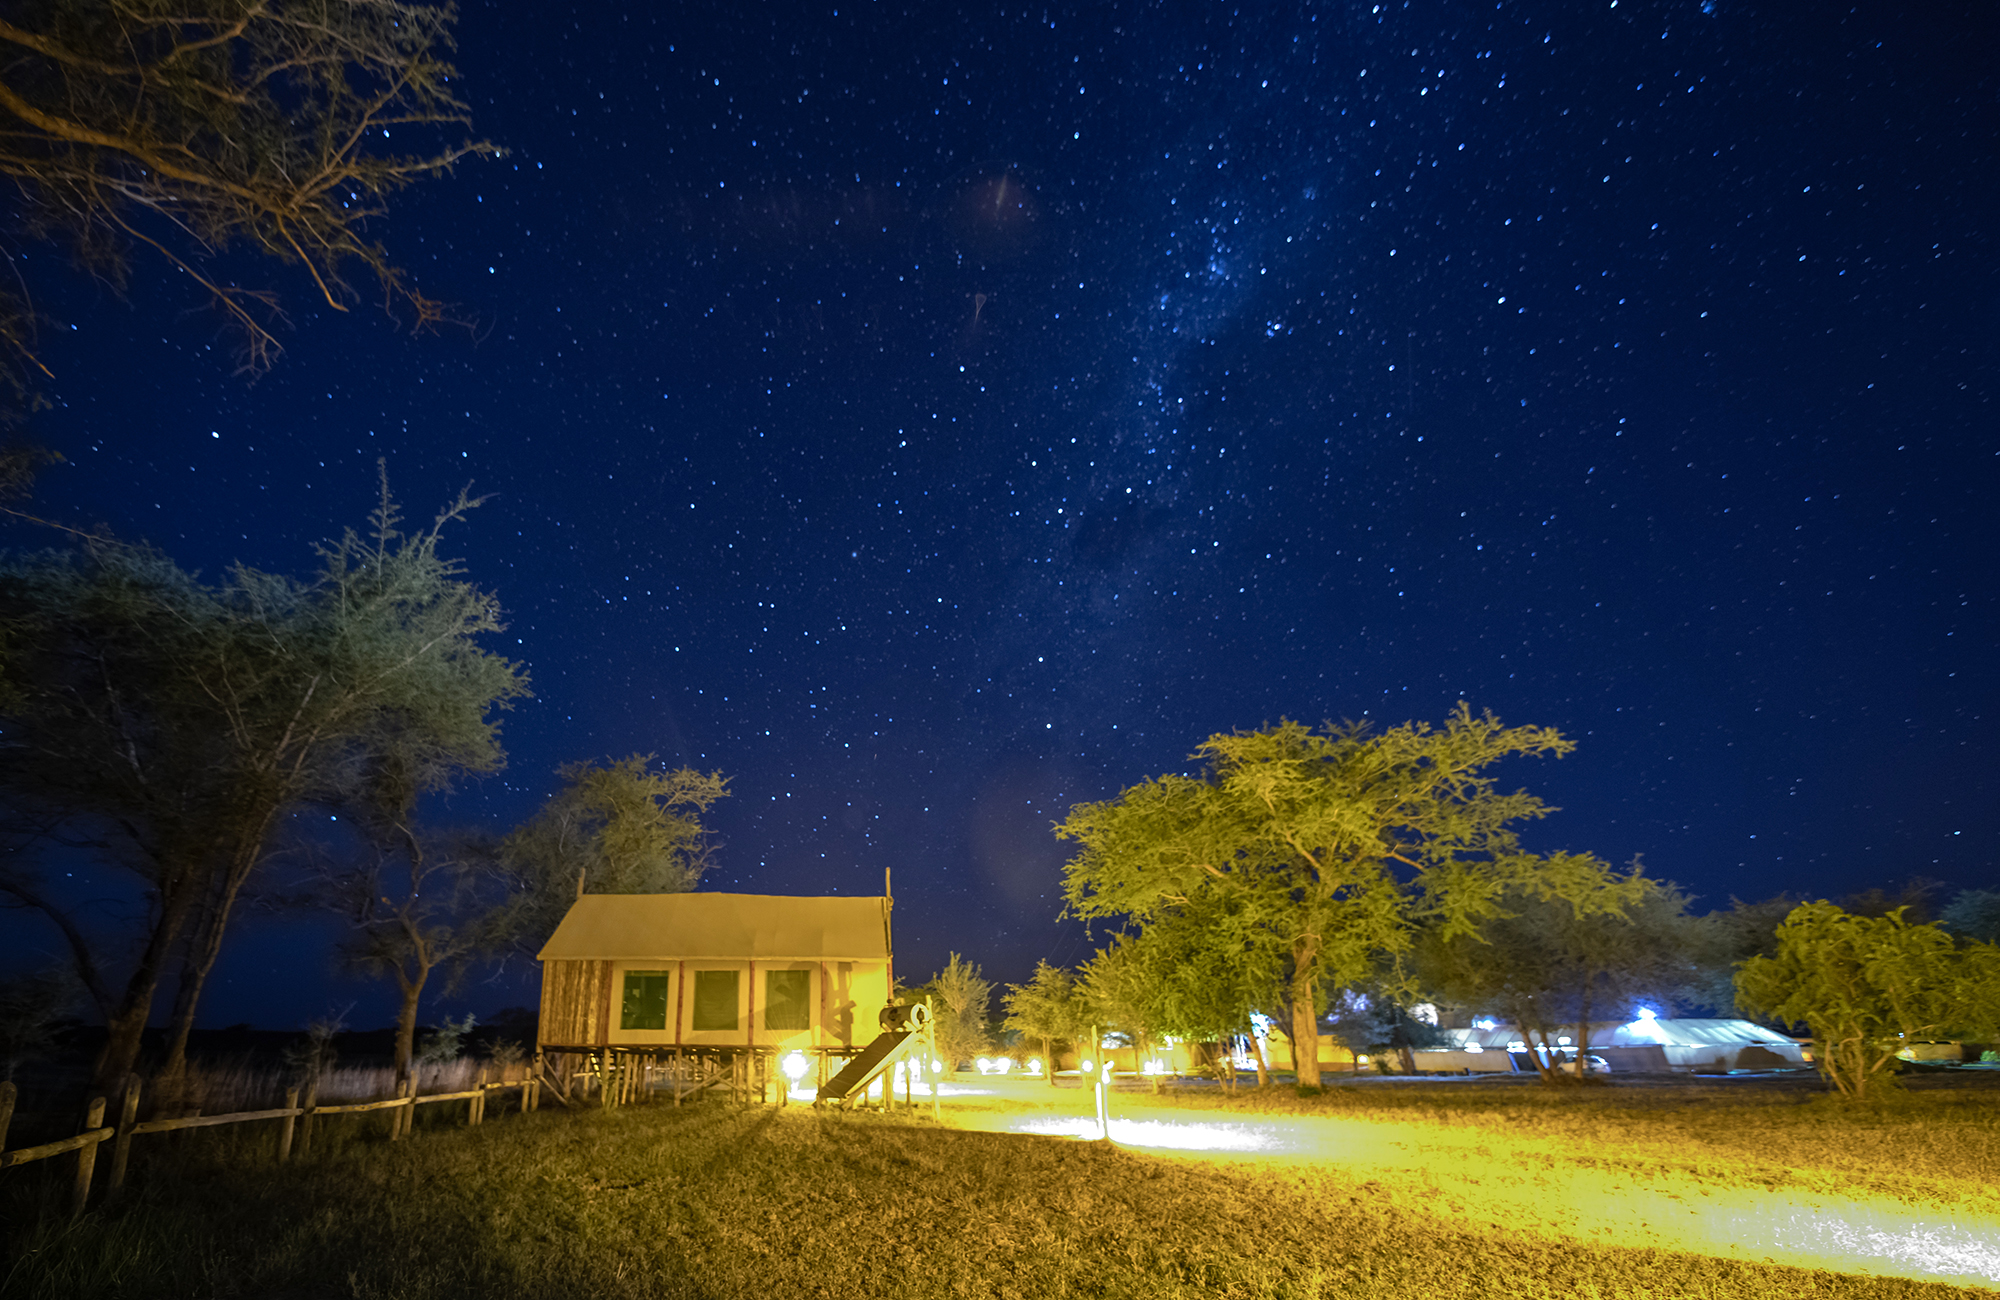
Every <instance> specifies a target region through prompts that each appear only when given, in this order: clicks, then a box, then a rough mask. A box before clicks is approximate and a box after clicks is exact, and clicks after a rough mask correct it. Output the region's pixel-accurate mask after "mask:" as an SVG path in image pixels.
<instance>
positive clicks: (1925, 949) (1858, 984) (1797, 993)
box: [1736, 902, 2000, 1101]
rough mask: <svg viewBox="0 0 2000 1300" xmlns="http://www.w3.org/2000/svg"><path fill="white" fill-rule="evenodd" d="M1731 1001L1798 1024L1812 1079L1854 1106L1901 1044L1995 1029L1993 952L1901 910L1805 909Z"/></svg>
mask: <svg viewBox="0 0 2000 1300" xmlns="http://www.w3.org/2000/svg"><path fill="white" fill-rule="evenodd" d="M1736 996H1737V1002H1738V1005H1739V1006H1741V1007H1742V1009H1743V1010H1744V1011H1745V1012H1747V1013H1748V1014H1750V1015H1753V1016H1769V1017H1772V1018H1774V1019H1777V1020H1781V1021H1785V1022H1787V1023H1798V1022H1803V1023H1804V1024H1805V1026H1806V1028H1807V1029H1808V1030H1809V1031H1810V1032H1811V1034H1812V1038H1813V1060H1814V1061H1815V1062H1816V1063H1817V1064H1818V1066H1819V1070H1820V1073H1821V1074H1822V1075H1824V1076H1825V1077H1826V1079H1827V1080H1828V1081H1829V1082H1830V1083H1832V1084H1833V1086H1834V1087H1835V1088H1836V1089H1838V1090H1839V1092H1840V1093H1841V1095H1842V1096H1844V1097H1847V1098H1849V1099H1851V1100H1855V1101H1860V1100H1863V1099H1865V1098H1866V1096H1867V1095H1868V1092H1869V1089H1870V1087H1871V1085H1872V1086H1874V1087H1875V1088H1877V1089H1879V1088H1880V1087H1881V1086H1882V1083H1881V1081H1880V1076H1882V1074H1883V1072H1884V1071H1885V1070H1887V1069H1888V1068H1889V1067H1890V1063H1891V1062H1893V1061H1894V1060H1895V1059H1896V1053H1897V1052H1898V1051H1899V1050H1901V1048H1902V1046H1903V1044H1904V1041H1905V1040H1907V1039H1912V1038H1930V1037H1940V1036H1948V1035H1951V1034H1955V1033H1963V1032H1968V1031H1970V1032H1973V1033H1979V1032H1991V1031H1992V1030H1993V1028H1994V1021H1995V1019H1996V1017H2000V948H1996V947H1995V946H1994V945H1992V944H1984V943H1977V942H1968V943H1965V944H1963V945H1960V944H1958V943H1955V942H1954V941H1953V939H1952V936H1951V935H1950V934H1949V933H1948V932H1946V931H1945V930H1944V929H1942V928H1941V927H1939V926H1936V925H1911V924H1909V923H1908V922H1907V921H1905V920H1904V918H1903V913H1902V911H1901V909H1897V910H1894V911H1891V912H1890V913H1888V914H1887V915H1886V916H1879V917H1871V916H1855V915H1852V914H1850V913H1848V912H1846V911H1844V910H1842V909H1841V908H1839V907H1837V906H1835V905H1834V904H1832V903H1828V902H1813V903H1803V904H1801V905H1799V907H1797V908H1796V909H1794V910H1793V912H1792V914H1791V915H1790V916H1788V917H1786V918H1785V920H1784V922H1783V924H1781V925H1780V926H1779V927H1778V951H1777V954H1776V955H1775V956H1771V957H1752V958H1750V959H1749V960H1748V961H1746V962H1744V963H1743V965H1742V967H1741V968H1740V969H1739V970H1738V972H1737V975H1736Z"/></svg>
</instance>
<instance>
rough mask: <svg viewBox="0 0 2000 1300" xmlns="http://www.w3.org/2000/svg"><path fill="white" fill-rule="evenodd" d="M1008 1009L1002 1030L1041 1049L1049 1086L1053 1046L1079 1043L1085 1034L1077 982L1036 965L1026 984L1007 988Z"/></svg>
mask: <svg viewBox="0 0 2000 1300" xmlns="http://www.w3.org/2000/svg"><path fill="white" fill-rule="evenodd" d="M1002 1003H1003V1005H1004V1006H1005V1007H1006V1009H1007V1015H1006V1019H1004V1020H1003V1021H1002V1022H1001V1028H1003V1029H1005V1030H1006V1031H1007V1032H1008V1033H1012V1034H1019V1035H1020V1036H1021V1037H1022V1038H1023V1039H1024V1040H1026V1041H1028V1042H1031V1043H1040V1044H1041V1045H1042V1060H1043V1062H1044V1063H1045V1064H1046V1066H1047V1068H1048V1081H1049V1086H1050V1087H1054V1086H1055V1082H1056V1044H1058V1043H1064V1042H1070V1041H1073V1040H1078V1039H1081V1038H1082V1037H1083V1035H1084V1034H1085V1033H1086V1032H1088V1027H1087V1024H1086V1022H1085V1012H1084V1008H1083V1003H1082V1001H1081V999H1080V998H1079V997H1078V994H1077V989H1076V978H1075V977H1074V976H1073V975H1071V974H1070V972H1069V971H1067V970H1064V969H1063V968H1062V967H1060V966H1051V965H1049V964H1048V962H1046V961H1038V962H1036V963H1035V973H1034V975H1032V976H1031V977H1030V978H1029V980H1028V982H1027V983H1026V984H1009V985H1008V986H1007V991H1006V992H1005V993H1004V994H1003V995H1002Z"/></svg>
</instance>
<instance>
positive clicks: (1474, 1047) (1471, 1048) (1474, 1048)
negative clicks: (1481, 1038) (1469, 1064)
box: [1465, 1043, 1486, 1052]
mask: <svg viewBox="0 0 2000 1300" xmlns="http://www.w3.org/2000/svg"><path fill="white" fill-rule="evenodd" d="M1465 1050H1466V1051H1468V1052H1483V1051H1485V1050H1486V1049H1485V1048H1483V1047H1481V1046H1480V1045H1479V1044H1477V1043H1467V1044H1466V1045H1465Z"/></svg>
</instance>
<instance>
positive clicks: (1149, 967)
mask: <svg viewBox="0 0 2000 1300" xmlns="http://www.w3.org/2000/svg"><path fill="white" fill-rule="evenodd" d="M1132 946H1133V948H1134V950H1135V954H1136V956H1137V959H1138V962H1139V965H1140V966H1141V968H1142V969H1143V970H1144V972H1145V975H1146V978H1147V980H1148V982H1149V983H1150V985H1151V987H1152V1013H1153V1016H1154V1022H1153V1023H1154V1024H1155V1026H1156V1027H1157V1029H1158V1031H1159V1032H1160V1033H1162V1034H1171V1035H1173V1036H1174V1037H1176V1038H1182V1039H1186V1040H1187V1041H1189V1042H1192V1043H1211V1044H1215V1045H1216V1050H1215V1052H1214V1054H1213V1056H1212V1057H1211V1060H1210V1064H1211V1066H1212V1068H1213V1069H1214V1070H1215V1073H1216V1076H1217V1078H1218V1079H1220V1080H1221V1081H1222V1083H1223V1084H1224V1085H1225V1086H1226V1087H1231V1088H1233V1087H1235V1086H1236V1067H1235V1065H1234V1063H1233V1061H1232V1059H1231V1053H1230V1051H1229V1047H1228V1044H1229V1042H1230V1040H1232V1039H1234V1038H1236V1037H1238V1036H1247V1037H1249V1039H1250V1041H1251V1043H1252V1044H1253V1045H1255V1050H1256V1054H1257V1056H1256V1060H1257V1082H1258V1085H1259V1086H1262V1085H1264V1084H1265V1083H1267V1082H1269V1079H1270V1062H1269V1061H1267V1060H1266V1059H1265V1055H1264V1048H1263V1043H1262V1041H1261V1040H1260V1039H1259V1038H1258V1037H1257V1036H1256V1032H1255V1031H1256V1026H1255V1024H1254V1023H1253V1021H1252V1019H1251V1017H1252V1016H1253V1015H1255V1014H1257V1013H1259V1012H1268V1011H1271V1010H1273V1009H1275V1008H1277V1007H1278V1006H1279V1005H1280V1004H1281V1003H1282V1000H1283V993H1282V989H1283V987H1284V983H1285V962H1286V956H1287V954H1286V951H1285V950H1284V949H1282V948H1281V947H1280V946H1278V945H1277V944H1275V943H1273V942H1272V936H1271V931H1270V930H1269V929H1268V928H1266V927H1263V926H1260V925H1258V924H1257V923H1256V922H1255V919H1254V917H1253V916H1252V914H1251V913H1250V911H1249V909H1248V908H1246V907H1245V905H1244V900H1243V899H1242V898H1240V897H1231V896H1227V895H1224V896H1214V895H1204V896H1203V897H1201V898H1198V899H1195V900H1191V901H1190V902H1189V903H1188V904H1187V905H1186V906H1184V907H1172V908H1165V909H1162V910H1160V911H1158V912H1156V913H1154V915H1153V918H1152V920H1151V921H1150V922H1149V923H1148V924H1147V925H1146V927H1145V929H1143V930H1142V931H1140V932H1139V934H1138V937H1137V939H1136V940H1134V941H1133V944H1132Z"/></svg>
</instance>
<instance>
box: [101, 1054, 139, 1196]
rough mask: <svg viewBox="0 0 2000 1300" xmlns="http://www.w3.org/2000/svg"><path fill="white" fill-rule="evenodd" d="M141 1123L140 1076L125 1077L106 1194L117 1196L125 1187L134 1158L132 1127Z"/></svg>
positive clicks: (112, 1146) (112, 1142)
mask: <svg viewBox="0 0 2000 1300" xmlns="http://www.w3.org/2000/svg"><path fill="white" fill-rule="evenodd" d="M138 1122H139V1076H138V1075H136V1074H128V1075H126V1076H125V1086H124V1088H123V1089H122V1090H121V1095H120V1097H119V1101H118V1136H117V1137H115V1138H113V1139H112V1140H111V1177H110V1179H109V1180H108V1181H107V1182H106V1185H105V1188H104V1190H105V1193H106V1194H107V1195H110V1196H116V1195H118V1193H119V1192H120V1191H121V1190H122V1189H123V1188H124V1186H125V1165H126V1162H127V1161H128V1160H130V1159H131V1158H132V1126H133V1125H134V1124H137V1123H138Z"/></svg>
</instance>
